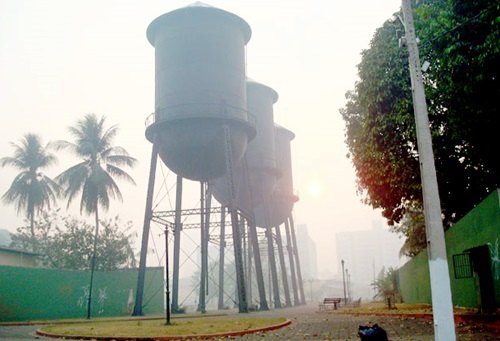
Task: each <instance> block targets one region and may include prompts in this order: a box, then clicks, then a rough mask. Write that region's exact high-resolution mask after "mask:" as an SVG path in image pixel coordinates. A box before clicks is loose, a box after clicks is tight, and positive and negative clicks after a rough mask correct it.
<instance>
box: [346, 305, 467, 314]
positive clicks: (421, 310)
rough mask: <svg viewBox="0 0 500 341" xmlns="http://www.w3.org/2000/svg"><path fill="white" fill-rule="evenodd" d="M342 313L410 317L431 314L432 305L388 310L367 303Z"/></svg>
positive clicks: (458, 310)
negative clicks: (406, 315)
mask: <svg viewBox="0 0 500 341" xmlns="http://www.w3.org/2000/svg"><path fill="white" fill-rule="evenodd" d="M474 311H475V310H474V309H472V308H460V307H454V308H453V312H454V314H459V315H462V314H470V313H473V312H474ZM339 312H342V313H348V314H349V313H353V314H384V315H387V314H393V315H405V314H408V315H412V314H432V305H430V304H407V303H396V304H395V309H389V308H388V307H387V305H386V304H385V303H384V302H367V303H362V304H361V306H360V307H357V308H350V307H348V308H342V309H340V310H339Z"/></svg>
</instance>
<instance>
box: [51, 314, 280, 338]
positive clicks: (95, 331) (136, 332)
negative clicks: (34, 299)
mask: <svg viewBox="0 0 500 341" xmlns="http://www.w3.org/2000/svg"><path fill="white" fill-rule="evenodd" d="M285 321H286V319H285V318H284V317H278V318H260V317H254V318H251V317H248V318H240V317H236V318H235V317H218V318H196V319H173V320H172V324H171V325H170V326H166V325H165V321H163V320H129V321H92V322H84V323H78V324H57V325H48V326H44V327H42V328H41V330H42V331H44V332H46V333H51V334H57V335H62V336H71V335H79V336H90V337H99V336H131V337H138V336H144V337H155V336H170V335H205V334H216V333H223V332H232V331H243V330H249V329H256V328H263V327H267V326H272V325H276V324H279V323H282V322H285Z"/></svg>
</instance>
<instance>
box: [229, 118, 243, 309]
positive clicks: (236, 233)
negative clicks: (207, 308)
mask: <svg viewBox="0 0 500 341" xmlns="http://www.w3.org/2000/svg"><path fill="white" fill-rule="evenodd" d="M224 137H225V139H224V142H225V143H224V147H225V148H224V151H225V156H226V168H227V175H228V179H229V191H230V198H231V199H230V206H229V212H230V214H231V225H232V231H233V245H234V263H235V267H236V287H237V291H238V308H239V312H240V313H248V302H247V297H246V289H245V272H244V269H243V255H242V247H241V233H240V228H239V224H238V212H237V210H236V208H235V207H234V199H235V189H234V173H233V155H232V154H233V151H232V148H231V132H230V130H229V127H228V126H227V125H225V126H224Z"/></svg>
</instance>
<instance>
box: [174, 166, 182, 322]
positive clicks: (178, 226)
mask: <svg viewBox="0 0 500 341" xmlns="http://www.w3.org/2000/svg"><path fill="white" fill-rule="evenodd" d="M181 209H182V176H180V175H177V184H176V188H175V230H174V260H173V263H174V264H173V271H172V312H173V313H178V312H179V259H180V250H181V231H182V223H181Z"/></svg>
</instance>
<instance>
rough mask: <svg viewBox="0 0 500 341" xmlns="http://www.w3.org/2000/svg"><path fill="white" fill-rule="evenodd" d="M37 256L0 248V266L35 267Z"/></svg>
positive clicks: (26, 252)
mask: <svg viewBox="0 0 500 341" xmlns="http://www.w3.org/2000/svg"><path fill="white" fill-rule="evenodd" d="M37 256H38V255H37V254H36V253H33V252H28V251H22V250H16V249H12V248H10V247H3V246H0V265H9V266H20V267H27V268H34V267H37V266H38V264H37Z"/></svg>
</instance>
